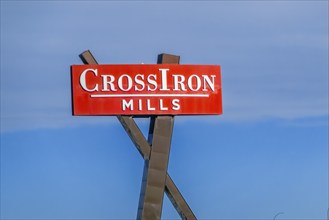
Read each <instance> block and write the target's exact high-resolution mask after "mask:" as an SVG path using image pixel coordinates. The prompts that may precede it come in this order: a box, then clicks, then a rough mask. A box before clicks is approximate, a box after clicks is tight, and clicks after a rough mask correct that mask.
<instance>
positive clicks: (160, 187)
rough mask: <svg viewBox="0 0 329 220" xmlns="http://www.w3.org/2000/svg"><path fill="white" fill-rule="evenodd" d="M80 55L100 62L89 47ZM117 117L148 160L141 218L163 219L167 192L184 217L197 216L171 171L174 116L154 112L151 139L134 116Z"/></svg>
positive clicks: (161, 59) (162, 58) (174, 60)
mask: <svg viewBox="0 0 329 220" xmlns="http://www.w3.org/2000/svg"><path fill="white" fill-rule="evenodd" d="M80 58H81V60H82V62H83V63H84V64H97V61H96V59H95V58H94V57H93V55H92V54H91V52H90V51H89V50H87V51H85V52H83V53H82V54H80ZM179 58H180V57H179V56H175V55H169V54H160V55H159V56H158V62H157V63H158V64H170V63H171V64H179ZM145 117H148V116H145ZM117 118H118V119H119V121H120V122H121V124H122V126H123V127H124V129H125V130H126V132H127V134H128V136H129V137H130V139H131V140H132V142H133V143H134V145H135V146H136V148H137V150H138V151H139V153H140V154H141V155H142V157H143V158H144V161H145V163H144V173H143V180H142V189H141V193H140V198H139V206H138V213H137V219H143V220H144V219H145V220H160V219H161V212H162V204H163V196H164V192H165V193H166V194H167V196H168V198H169V200H170V201H171V203H172V204H173V205H174V207H175V209H176V210H177V212H178V214H179V215H180V216H181V218H182V219H188V220H194V219H195V220H196V217H195V215H194V214H193V212H192V210H191V209H190V207H189V206H188V204H187V202H186V201H185V199H184V197H183V196H182V194H181V193H180V192H179V190H178V188H177V187H176V185H175V183H174V182H173V180H172V179H171V177H170V176H169V174H168V173H167V169H168V161H169V151H170V144H171V138H172V131H173V126H174V116H151V120H150V127H149V133H148V140H146V138H145V137H144V135H143V134H142V132H141V131H140V129H139V127H138V126H137V124H136V122H135V121H134V118H133V116H125V115H118V116H117Z"/></svg>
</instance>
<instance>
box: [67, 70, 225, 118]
mask: <svg viewBox="0 0 329 220" xmlns="http://www.w3.org/2000/svg"><path fill="white" fill-rule="evenodd" d="M71 71H72V93H73V115H213V114H222V87H221V74H220V66H218V65H179V64H154V65H148V64H136V65H135V64H132V65H72V68H71Z"/></svg>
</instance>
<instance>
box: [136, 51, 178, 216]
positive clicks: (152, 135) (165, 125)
mask: <svg viewBox="0 0 329 220" xmlns="http://www.w3.org/2000/svg"><path fill="white" fill-rule="evenodd" d="M157 63H173V64H174V63H176V64H178V63H179V56H174V55H168V54H160V55H159V56H158V62H157ZM173 126H174V116H154V117H151V121H150V129H149V135H148V141H149V143H150V144H151V153H150V159H149V160H145V164H144V174H143V180H142V188H141V194H140V200H139V207H138V213H137V219H141V220H160V219H161V213H162V204H163V196H164V191H165V186H166V177H167V169H168V162H169V152H170V145H171V138H172V131H173Z"/></svg>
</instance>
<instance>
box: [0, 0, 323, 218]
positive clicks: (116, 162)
mask: <svg viewBox="0 0 329 220" xmlns="http://www.w3.org/2000/svg"><path fill="white" fill-rule="evenodd" d="M86 49H90V50H91V51H92V52H93V54H94V55H95V57H96V59H97V60H98V62H99V63H117V64H122V63H142V62H143V63H155V62H156V57H157V54H159V53H171V54H176V55H180V56H181V63H182V64H219V65H221V67H222V84H223V108H224V114H223V115H221V116H204V117H201V116H200V117H185V116H182V117H176V119H175V127H174V136H173V141H172V147H171V154H170V161H169V173H170V175H171V176H172V178H173V179H174V181H175V183H176V185H177V186H178V188H179V189H180V190H181V192H182V194H183V195H184V197H185V198H186V200H187V201H188V203H189V205H190V206H191V208H192V210H193V211H194V212H195V214H196V216H197V217H198V218H200V219H273V217H274V215H275V214H277V213H279V212H284V214H281V215H279V216H278V217H277V219H280V218H281V219H326V217H327V209H328V1H202V2H201V1H190V2H187V1H178V2H174V1H167V2H166V1H161V2H153V1H122V2H121V1H120V2H119V1H67V2H66V1H44V2H41V1H1V218H3V219H17V218H22V219H27V218H30V219H49V218H52V219H53V218H60V219H67V218H75V219H83V218H85V219H86V218H89V219H97V218H103V219H134V218H136V214H137V206H138V199H139V191H140V185H141V178H142V172H143V160H142V158H141V157H140V155H139V153H138V151H137V150H136V149H135V147H134V146H133V144H132V143H131V141H130V139H129V138H128V136H127V135H126V133H125V132H124V130H123V128H122V127H121V125H120V124H119V122H118V121H117V119H116V118H115V117H73V116H71V89H70V65H72V64H81V61H80V59H79V57H78V55H79V54H80V53H81V52H83V51H84V50H86ZM147 122H148V121H147V120H144V119H139V120H138V123H139V124H140V126H141V128H142V130H143V131H144V132H146V131H147V126H148V124H147ZM163 218H169V219H175V218H178V215H177V213H176V211H175V210H174V209H173V207H172V205H171V204H170V202H169V201H168V199H167V198H166V199H165V201H164V209H163Z"/></svg>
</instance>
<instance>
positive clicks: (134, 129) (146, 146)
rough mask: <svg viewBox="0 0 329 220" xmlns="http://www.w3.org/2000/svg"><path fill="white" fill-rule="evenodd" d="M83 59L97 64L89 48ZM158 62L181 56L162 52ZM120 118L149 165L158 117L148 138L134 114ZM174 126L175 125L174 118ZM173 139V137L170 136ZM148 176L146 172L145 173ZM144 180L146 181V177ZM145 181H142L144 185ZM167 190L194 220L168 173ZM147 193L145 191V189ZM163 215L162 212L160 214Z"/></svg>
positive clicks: (185, 215)
mask: <svg viewBox="0 0 329 220" xmlns="http://www.w3.org/2000/svg"><path fill="white" fill-rule="evenodd" d="M79 56H80V58H81V60H82V61H83V63H84V64H97V61H96V59H95V58H94V56H93V55H92V54H91V52H90V51H89V50H87V51H85V52H83V53H82V54H80V55H79ZM158 63H179V56H174V55H168V54H160V55H159V56H158ZM117 118H118V120H119V121H120V122H121V124H122V126H123V127H124V129H125V130H126V132H127V134H128V136H129V137H130V139H131V140H132V142H133V143H134V145H135V146H136V148H137V150H138V151H139V153H140V154H141V156H142V157H143V158H144V160H145V161H146V162H145V167H147V166H149V164H148V161H149V160H150V155H151V150H152V148H151V143H152V141H153V135H152V134H153V130H154V125H155V120H156V117H151V123H150V130H149V137H148V140H146V139H145V137H144V135H143V134H142V132H141V131H140V129H139V128H138V126H137V124H136V123H135V121H134V119H133V117H132V116H123V115H119V116H117ZM172 126H173V120H172ZM170 140H171V137H170ZM147 171H148V170H147V169H146V168H145V169H144V173H147ZM144 176H146V174H145V175H144ZM143 181H144V182H145V183H146V178H145V179H144V177H143ZM145 183H142V187H143V185H144V184H145ZM165 192H166V194H167V196H168V198H169V199H170V201H171V203H172V204H173V205H174V207H175V209H176V211H177V212H178V214H179V215H180V216H181V218H182V219H188V220H194V219H196V217H195V215H194V213H193V212H192V210H191V209H190V207H189V206H188V204H187V202H186V201H185V199H184V197H183V196H182V194H181V193H180V192H179V190H178V188H177V187H176V185H175V184H174V182H173V180H172V179H171V177H170V176H169V174H168V173H166V175H165ZM144 193H145V191H144ZM144 193H143V188H142V191H141V195H142V194H143V195H144ZM143 200H144V198H140V201H143ZM160 215H161V214H160Z"/></svg>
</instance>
